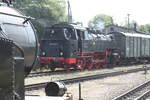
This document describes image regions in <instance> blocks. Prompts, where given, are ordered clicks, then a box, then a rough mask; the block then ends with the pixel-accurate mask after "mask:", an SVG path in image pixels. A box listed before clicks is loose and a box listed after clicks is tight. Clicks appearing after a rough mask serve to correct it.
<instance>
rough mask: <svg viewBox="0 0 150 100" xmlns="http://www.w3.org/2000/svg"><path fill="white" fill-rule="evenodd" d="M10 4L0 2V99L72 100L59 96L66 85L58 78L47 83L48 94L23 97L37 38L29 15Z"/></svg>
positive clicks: (34, 61)
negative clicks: (56, 80) (25, 77)
mask: <svg viewBox="0 0 150 100" xmlns="http://www.w3.org/2000/svg"><path fill="white" fill-rule="evenodd" d="M7 1H9V0H7ZM9 5H11V4H10V3H9V2H7V4H5V3H4V2H0V80H1V81H0V99H1V100H37V99H42V100H58V99H59V100H71V99H70V98H69V97H61V96H62V95H63V94H64V93H65V91H66V89H64V84H61V83H60V82H50V83H48V84H47V85H46V88H45V92H46V95H47V96H51V97H46V96H45V97H39V96H26V97H25V91H24V76H27V75H28V74H29V73H30V71H31V69H32V68H33V67H34V66H35V63H36V61H37V54H38V40H37V36H36V32H35V29H34V27H33V25H32V24H31V22H30V19H32V18H31V17H27V16H25V15H24V14H22V13H21V12H19V11H18V10H16V9H14V8H13V7H12V5H11V6H9ZM60 86H61V87H60ZM52 96H55V97H52ZM56 96H60V97H56Z"/></svg>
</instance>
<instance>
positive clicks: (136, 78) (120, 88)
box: [26, 72, 150, 100]
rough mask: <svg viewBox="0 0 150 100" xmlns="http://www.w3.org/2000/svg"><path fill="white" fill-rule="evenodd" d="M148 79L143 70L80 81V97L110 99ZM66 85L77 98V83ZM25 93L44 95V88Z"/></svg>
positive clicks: (93, 99) (95, 99)
mask: <svg viewBox="0 0 150 100" xmlns="http://www.w3.org/2000/svg"><path fill="white" fill-rule="evenodd" d="M149 73H150V72H149ZM149 79H150V74H146V75H145V74H144V72H138V73H131V74H127V75H120V76H115V77H108V78H104V79H98V80H92V81H87V82H82V83H81V87H82V98H83V99H84V100H112V99H113V98H114V97H116V96H118V95H120V94H122V93H124V92H125V91H127V90H129V89H131V88H133V87H135V86H137V85H139V84H141V83H143V82H145V81H147V80H149ZM66 87H67V89H68V92H70V93H72V94H73V100H78V84H70V85H67V86H66ZM26 94H37V95H41V96H43V95H45V94H44V89H41V90H34V91H31V92H27V93H26Z"/></svg>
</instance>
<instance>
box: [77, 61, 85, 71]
mask: <svg viewBox="0 0 150 100" xmlns="http://www.w3.org/2000/svg"><path fill="white" fill-rule="evenodd" d="M77 66H78V68H79V69H80V70H83V69H84V68H85V67H86V61H85V59H83V58H82V59H79V60H78V64H77Z"/></svg>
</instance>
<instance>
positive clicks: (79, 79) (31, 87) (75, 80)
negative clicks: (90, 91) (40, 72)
mask: <svg viewBox="0 0 150 100" xmlns="http://www.w3.org/2000/svg"><path fill="white" fill-rule="evenodd" d="M146 69H147V70H150V67H147V68H146ZM144 70H145V68H136V69H130V70H126V71H117V72H109V73H104V74H96V75H89V76H82V77H77V78H71V79H64V80H58V81H61V82H64V83H65V84H72V83H78V82H83V81H87V80H93V79H100V78H106V77H112V76H117V75H123V74H128V73H134V72H138V71H144ZM47 83H48V82H45V83H38V84H31V85H26V86H25V90H26V91H31V90H36V89H40V88H44V87H45V86H46V84H47Z"/></svg>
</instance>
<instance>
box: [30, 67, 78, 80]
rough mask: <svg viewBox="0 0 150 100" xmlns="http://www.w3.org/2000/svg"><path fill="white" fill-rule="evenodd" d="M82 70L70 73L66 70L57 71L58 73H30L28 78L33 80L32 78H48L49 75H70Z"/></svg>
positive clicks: (73, 70)
mask: <svg viewBox="0 0 150 100" xmlns="http://www.w3.org/2000/svg"><path fill="white" fill-rule="evenodd" d="M79 71H80V70H77V69H76V70H75V69H72V70H70V71H66V70H56V71H45V72H34V73H30V74H29V75H28V78H32V77H40V76H48V75H58V74H66V73H67V74H69V73H74V72H79Z"/></svg>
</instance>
